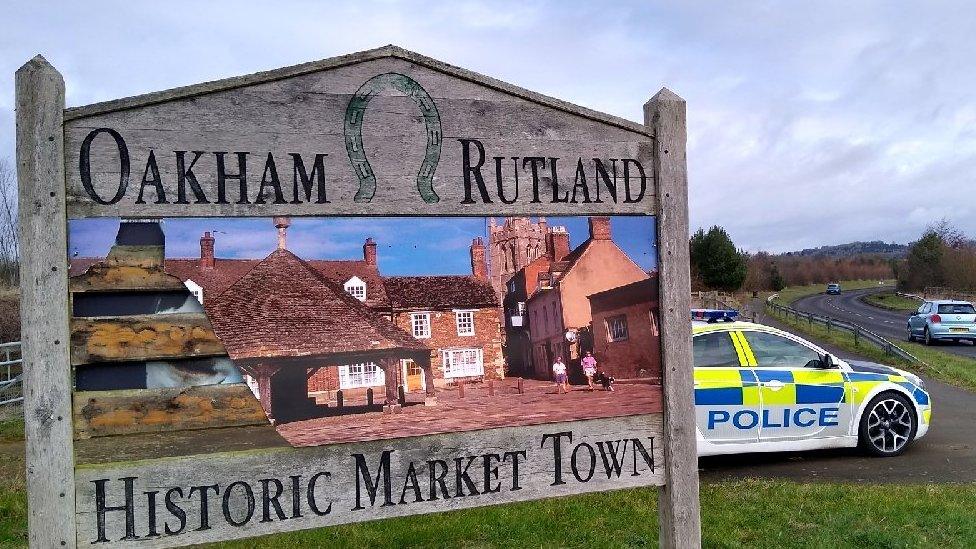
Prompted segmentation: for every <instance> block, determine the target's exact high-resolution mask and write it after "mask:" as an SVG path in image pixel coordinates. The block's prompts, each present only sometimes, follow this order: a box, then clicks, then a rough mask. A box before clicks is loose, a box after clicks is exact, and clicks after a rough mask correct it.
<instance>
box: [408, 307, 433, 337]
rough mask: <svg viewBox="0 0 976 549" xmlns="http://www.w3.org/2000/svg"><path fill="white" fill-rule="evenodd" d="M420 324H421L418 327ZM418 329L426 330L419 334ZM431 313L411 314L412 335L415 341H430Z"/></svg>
mask: <svg viewBox="0 0 976 549" xmlns="http://www.w3.org/2000/svg"><path fill="white" fill-rule="evenodd" d="M418 322H421V324H419V326H418ZM418 327H422V328H424V330H421V331H420V332H419V333H418V331H417V328H418ZM430 331H431V330H430V313H429V312H424V313H410V333H411V334H413V337H414V338H415V339H430Z"/></svg>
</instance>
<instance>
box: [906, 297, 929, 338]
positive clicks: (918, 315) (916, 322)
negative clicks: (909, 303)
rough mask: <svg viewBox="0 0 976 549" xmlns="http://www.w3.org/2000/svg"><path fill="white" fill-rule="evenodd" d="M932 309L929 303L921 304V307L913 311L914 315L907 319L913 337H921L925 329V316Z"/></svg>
mask: <svg viewBox="0 0 976 549" xmlns="http://www.w3.org/2000/svg"><path fill="white" fill-rule="evenodd" d="M931 309H932V304H931V303H929V302H925V303H922V305H921V306H920V307H919V308H918V310H917V311H915V314H914V315H912V316H910V317H908V327H909V329H910V330H911V331H912V333H913V334H914V335H922V332H923V331H924V328H925V320H926V317H925V315H926V314H927V313H928V312H929V310H931Z"/></svg>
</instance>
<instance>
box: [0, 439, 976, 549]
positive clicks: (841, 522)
mask: <svg viewBox="0 0 976 549" xmlns="http://www.w3.org/2000/svg"><path fill="white" fill-rule="evenodd" d="M2 427H3V429H4V430H6V432H16V430H17V427H16V425H13V426H2ZM701 506H702V523H703V528H702V530H703V531H702V536H703V545H704V546H705V547H729V548H732V547H760V548H763V547H770V548H772V547H777V548H778V547H824V548H835V547H865V548H867V547H872V548H873V547H892V548H901V547H905V548H907V547H922V546H929V547H974V546H976V484H958V485H949V484H937V485H902V486H898V485H853V484H830V483H798V482H791V481H779V480H741V481H722V482H704V483H703V484H702V489H701ZM26 541H27V498H26V494H25V491H24V458H23V444H22V443H21V442H4V443H0V547H23V546H26ZM656 545H657V491H656V490H655V489H634V490H621V491H617V492H606V493H598V494H585V495H582V496H573V497H565V498H556V499H549V500H542V501H532V502H526V503H515V504H509V505H499V506H494V507H484V508H479V509H467V510H463V511H453V512H448V513H434V514H430V515H419V516H414V517H404V518H396V519H387V520H380V521H374V522H366V523H360V524H347V525H343V526H338V527H333V528H321V529H318V530H306V531H301V532H289V533H285V534H275V535H270V536H263V537H260V538H254V539H248V540H240V541H234V542H224V543H218V544H211V545H209V546H208V547H214V548H252V547H253V548H272V547H326V546H329V547H377V548H400V547H428V548H462V547H506V548H507V547H511V548H521V547H547V548H548V547H655V546H656Z"/></svg>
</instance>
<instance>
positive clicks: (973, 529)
mask: <svg viewBox="0 0 976 549" xmlns="http://www.w3.org/2000/svg"><path fill="white" fill-rule="evenodd" d="M701 502H702V524H703V527H702V530H703V532H702V536H703V539H702V545H703V546H705V547H922V546H931V547H967V546H973V545H974V544H976V520H974V514H976V511H974V509H976V485H971V484H966V485H928V486H918V485H915V486H897V485H884V486H871V485H851V484H825V483H817V484H804V483H796V482H789V481H770V480H743V481H725V482H716V483H704V484H703V485H702V490H701ZM326 544H328V545H333V546H339V547H379V548H393V547H444V548H448V547H656V546H657V491H656V490H654V489H635V490H622V491H618V492H609V493H599V494H586V495H583V496H574V497H566V498H559V499H551V500H543V501H534V502H528V503H518V504H510V505H502V506H496V507H486V508H481V509H469V510H464V511H455V512H451V513H438V514H432V515H424V516H419V517H411V518H397V519H390V520H383V521H377V522H369V523H363V524H351V525H345V526H340V527H336V528H324V529H320V530H311V531H307V532H292V533H288V534H278V535H274V536H267V537H263V538H257V539H251V540H245V541H239V542H226V543H221V544H213V545H211V546H210V547H220V548H235V549H236V548H239V547H240V548H243V547H249V548H250V547H255V548H270V547H291V546H313V547H317V546H323V545H326Z"/></svg>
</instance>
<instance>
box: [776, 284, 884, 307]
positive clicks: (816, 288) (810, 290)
mask: <svg viewBox="0 0 976 549" xmlns="http://www.w3.org/2000/svg"><path fill="white" fill-rule="evenodd" d="M885 282H890V281H885ZM838 284H840V287H841V289H842V290H863V289H864V288H877V287H878V286H879V284H878V281H877V280H843V281H841V282H838ZM826 289H827V285H826V284H807V285H806V286H790V287H789V288H783V289H782V290H781V291H780V292H778V295H777V296H776V297H775V298H774V299H773V301H775V302H776V303H779V304H780V305H784V306H789V305H790V304H791V303H793V302H794V301H796V300H797V299H800V298H801V297H806V296H808V295H814V294H822V293H824V291H826Z"/></svg>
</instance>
